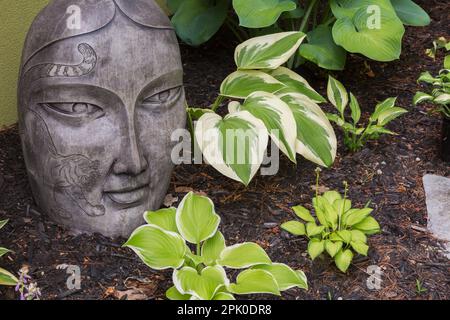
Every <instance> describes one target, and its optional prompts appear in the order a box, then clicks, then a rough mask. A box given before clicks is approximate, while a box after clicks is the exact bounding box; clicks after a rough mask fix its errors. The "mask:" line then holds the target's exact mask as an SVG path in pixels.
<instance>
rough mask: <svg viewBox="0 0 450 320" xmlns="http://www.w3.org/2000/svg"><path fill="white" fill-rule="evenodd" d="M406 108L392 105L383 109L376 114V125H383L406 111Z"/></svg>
mask: <svg viewBox="0 0 450 320" xmlns="http://www.w3.org/2000/svg"><path fill="white" fill-rule="evenodd" d="M407 112H408V110H405V109H403V108H399V107H394V108H391V109H389V110H386V111H383V112H382V113H380V115H379V116H378V125H379V126H385V125H387V124H388V123H389V122H391V121H392V120H394V119H396V118H398V117H400V116H401V115H403V114H405V113H407Z"/></svg>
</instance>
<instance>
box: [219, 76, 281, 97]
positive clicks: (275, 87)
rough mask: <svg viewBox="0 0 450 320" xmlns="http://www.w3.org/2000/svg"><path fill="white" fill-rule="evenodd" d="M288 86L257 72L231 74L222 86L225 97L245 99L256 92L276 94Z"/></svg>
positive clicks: (221, 89) (221, 90) (221, 92)
mask: <svg viewBox="0 0 450 320" xmlns="http://www.w3.org/2000/svg"><path fill="white" fill-rule="evenodd" d="M285 87H286V86H285V85H284V84H282V83H281V82H280V81H278V80H277V79H275V78H274V77H272V76H270V75H269V74H267V73H265V72H262V71H257V70H238V71H235V72H233V73H232V74H230V75H229V76H228V77H227V78H226V79H225V80H224V81H223V82H222V84H221V86H220V94H221V95H222V96H225V97H230V98H237V99H245V98H247V97H248V96H249V95H250V94H251V93H253V92H255V91H264V92H269V93H275V92H277V91H280V90H281V89H283V88H285Z"/></svg>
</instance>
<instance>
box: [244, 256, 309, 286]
mask: <svg viewBox="0 0 450 320" xmlns="http://www.w3.org/2000/svg"><path fill="white" fill-rule="evenodd" d="M252 269H255V270H265V271H268V272H269V273H270V274H272V275H273V277H274V278H275V280H276V281H277V283H278V288H279V290H280V291H285V290H288V289H291V288H294V287H298V288H301V289H306V290H307V289H308V281H307V279H306V276H305V274H304V273H303V271H295V270H292V269H291V268H290V267H289V266H288V265H286V264H284V263H273V264H266V265H259V266H254V267H253V268H252Z"/></svg>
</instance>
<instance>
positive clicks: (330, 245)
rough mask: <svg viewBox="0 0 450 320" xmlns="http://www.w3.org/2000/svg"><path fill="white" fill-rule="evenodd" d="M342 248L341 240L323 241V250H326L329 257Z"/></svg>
mask: <svg viewBox="0 0 450 320" xmlns="http://www.w3.org/2000/svg"><path fill="white" fill-rule="evenodd" d="M341 249H342V241H331V240H326V241H325V250H326V251H327V252H328V254H329V255H330V257H332V258H334V256H335V255H336V254H337V253H338V252H339V250H341Z"/></svg>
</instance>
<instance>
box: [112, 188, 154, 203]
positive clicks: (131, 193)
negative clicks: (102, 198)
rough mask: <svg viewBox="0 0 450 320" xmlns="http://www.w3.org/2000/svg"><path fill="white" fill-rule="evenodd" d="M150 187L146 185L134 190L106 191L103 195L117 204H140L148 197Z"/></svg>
mask: <svg viewBox="0 0 450 320" xmlns="http://www.w3.org/2000/svg"><path fill="white" fill-rule="evenodd" d="M149 190H150V186H149V185H148V184H145V185H142V186H140V187H135V188H125V189H122V190H119V191H108V192H105V194H106V195H107V196H108V197H109V198H110V199H111V200H112V201H113V202H116V203H118V204H124V205H131V204H136V205H137V204H139V203H142V202H143V200H145V199H146V198H147V197H148V193H149Z"/></svg>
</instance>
